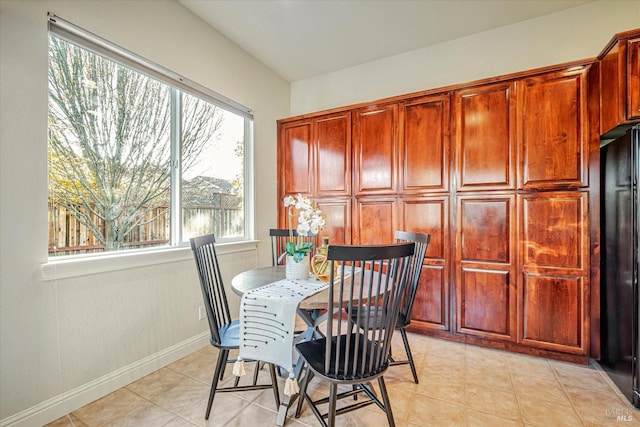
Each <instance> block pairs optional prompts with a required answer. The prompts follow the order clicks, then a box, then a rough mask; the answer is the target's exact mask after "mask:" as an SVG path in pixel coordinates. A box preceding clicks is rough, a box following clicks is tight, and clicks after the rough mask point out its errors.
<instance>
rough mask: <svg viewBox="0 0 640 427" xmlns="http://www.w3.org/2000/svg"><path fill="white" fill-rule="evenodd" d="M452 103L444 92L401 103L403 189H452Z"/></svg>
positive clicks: (424, 190)
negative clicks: (450, 111)
mask: <svg viewBox="0 0 640 427" xmlns="http://www.w3.org/2000/svg"><path fill="white" fill-rule="evenodd" d="M449 104H450V102H449V94H448V93H445V94H441V95H435V96H428V97H425V98H419V99H415V100H410V101H407V102H405V103H403V104H402V105H401V110H400V170H401V173H400V175H401V187H402V193H404V194H407V193H418V192H426V191H446V190H448V189H449V122H450V118H449V109H450V107H449Z"/></svg>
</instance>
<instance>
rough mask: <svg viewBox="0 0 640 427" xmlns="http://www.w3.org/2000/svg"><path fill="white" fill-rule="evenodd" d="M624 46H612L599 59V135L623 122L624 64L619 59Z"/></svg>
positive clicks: (617, 44) (624, 96)
mask: <svg viewBox="0 0 640 427" xmlns="http://www.w3.org/2000/svg"><path fill="white" fill-rule="evenodd" d="M621 49H622V50H623V51H624V49H625V48H624V46H621V45H620V43H619V42H617V43H615V44H613V45H612V46H611V48H610V49H609V50H608V51H607V53H606V54H603V56H602V57H601V58H600V134H601V135H602V134H604V133H606V132H608V131H610V130H611V129H613V128H614V127H616V126H618V124H620V123H623V122H624V120H625V108H624V102H625V101H624V100H625V98H626V90H625V82H624V78H625V77H624V76H625V70H624V69H625V64H624V61H621V60H620V59H619V56H620V55H623V52H621V51H620V50H621Z"/></svg>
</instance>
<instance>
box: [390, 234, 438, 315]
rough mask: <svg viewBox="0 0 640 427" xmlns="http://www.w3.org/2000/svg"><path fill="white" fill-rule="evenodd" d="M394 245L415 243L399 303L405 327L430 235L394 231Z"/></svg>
mask: <svg viewBox="0 0 640 427" xmlns="http://www.w3.org/2000/svg"><path fill="white" fill-rule="evenodd" d="M394 238H395V239H396V243H405V242H413V243H415V245H416V246H415V252H414V254H413V257H411V262H410V264H409V271H408V275H409V279H408V286H407V287H406V288H405V292H404V294H403V295H402V301H401V302H400V309H399V313H400V320H401V321H403V323H404V325H400V326H406V325H408V324H409V322H410V321H411V320H410V319H411V309H412V308H413V302H414V300H415V297H416V292H417V291H418V284H419V283H420V275H421V273H422V264H423V263H424V256H425V253H426V252H427V248H428V246H429V242H430V241H431V235H429V234H424V233H414V232H410V231H396V232H395V234H394Z"/></svg>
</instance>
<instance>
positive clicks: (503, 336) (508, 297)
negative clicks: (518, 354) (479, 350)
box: [456, 266, 516, 341]
mask: <svg viewBox="0 0 640 427" xmlns="http://www.w3.org/2000/svg"><path fill="white" fill-rule="evenodd" d="M515 288H516V287H515V284H514V283H513V280H512V278H511V274H510V271H509V270H497V269H490V270H488V269H482V268H471V267H464V266H463V267H462V268H461V269H460V279H459V284H458V286H457V292H456V301H457V310H458V315H457V322H458V324H457V332H462V333H467V334H471V335H476V336H480V337H485V338H494V339H500V340H509V341H515V337H516V334H515V326H516V322H515V320H516V318H515V314H516V307H515V302H516V292H515Z"/></svg>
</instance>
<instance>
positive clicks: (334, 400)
mask: <svg viewBox="0 0 640 427" xmlns="http://www.w3.org/2000/svg"><path fill="white" fill-rule="evenodd" d="M380 378H382V377H380ZM337 404H338V384H336V383H331V385H330V387H329V412H327V426H328V427H333V426H335V425H336V409H337Z"/></svg>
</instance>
